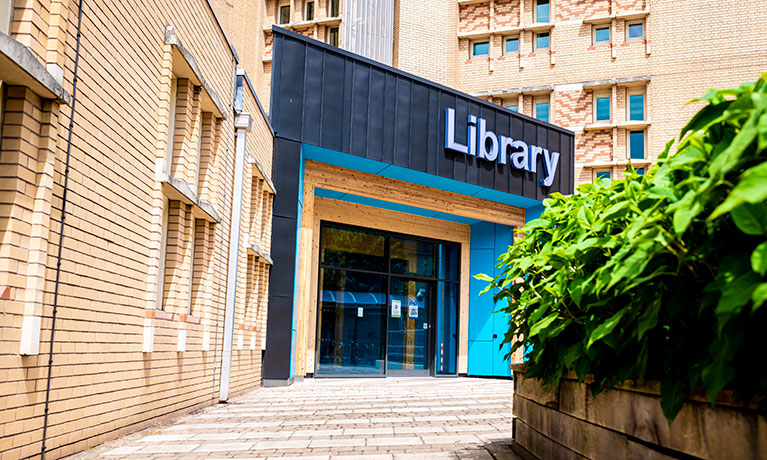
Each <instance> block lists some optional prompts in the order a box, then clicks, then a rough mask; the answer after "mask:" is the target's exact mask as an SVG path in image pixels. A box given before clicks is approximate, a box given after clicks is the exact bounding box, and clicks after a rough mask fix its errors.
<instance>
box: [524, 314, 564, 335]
mask: <svg viewBox="0 0 767 460" xmlns="http://www.w3.org/2000/svg"><path fill="white" fill-rule="evenodd" d="M557 316H559V314H558V313H556V312H554V313H552V314H550V315H549V316H547V317H545V318H543V319H542V320H540V321H538V322H537V323H535V324H533V327H531V328H530V334H528V336H527V337H528V338H532V337H535V336H536V335H538V334H539V333H540V332H541V331H543V330H544V329H546V328H547V327H549V325H550V324H551V323H553V322H554V320H555V319H557Z"/></svg>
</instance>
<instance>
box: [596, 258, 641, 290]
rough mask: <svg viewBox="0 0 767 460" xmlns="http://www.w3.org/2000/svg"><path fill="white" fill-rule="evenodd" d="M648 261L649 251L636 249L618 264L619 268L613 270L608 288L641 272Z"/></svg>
mask: <svg viewBox="0 0 767 460" xmlns="http://www.w3.org/2000/svg"><path fill="white" fill-rule="evenodd" d="M648 262H650V258H649V257H648V254H647V251H645V250H643V249H639V250H636V251H634V252H633V253H632V254H631V255H630V256H628V257H627V258H626V259H625V260H623V261H622V263H620V264H618V268H616V269H615V270H613V271H612V275H611V276H610V283H609V284H608V285H607V287H606V289H610V288H612V287H613V286H615V285H616V284H617V283H619V282H620V281H621V280H623V279H625V278H628V277H633V276H637V275H639V274H641V273H642V271H644V268H645V266H647V263H648Z"/></svg>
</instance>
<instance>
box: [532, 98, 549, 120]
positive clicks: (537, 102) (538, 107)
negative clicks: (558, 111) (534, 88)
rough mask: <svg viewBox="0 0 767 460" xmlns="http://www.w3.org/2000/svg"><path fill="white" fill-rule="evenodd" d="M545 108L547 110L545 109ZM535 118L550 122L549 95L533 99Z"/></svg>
mask: <svg viewBox="0 0 767 460" xmlns="http://www.w3.org/2000/svg"><path fill="white" fill-rule="evenodd" d="M544 108H545V112H544V111H543V109H544ZM533 118H535V119H536V120H540V121H543V122H545V123H549V120H551V98H549V96H545V97H539V98H535V99H533Z"/></svg>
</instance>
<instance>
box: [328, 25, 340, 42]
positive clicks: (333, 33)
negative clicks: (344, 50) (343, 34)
mask: <svg viewBox="0 0 767 460" xmlns="http://www.w3.org/2000/svg"><path fill="white" fill-rule="evenodd" d="M328 45H331V46H338V27H333V28H332V29H330V32H328Z"/></svg>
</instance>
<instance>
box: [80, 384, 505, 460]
mask: <svg viewBox="0 0 767 460" xmlns="http://www.w3.org/2000/svg"><path fill="white" fill-rule="evenodd" d="M512 394H513V384H512V382H511V381H510V380H493V379H472V378H442V379H434V378H388V379H362V378H359V379H308V380H306V381H305V382H302V383H297V384H295V385H293V386H290V387H283V388H263V389H259V390H256V391H253V392H251V393H248V394H245V395H243V396H240V397H237V398H234V399H233V400H232V401H231V403H230V404H226V405H224V404H219V405H217V406H213V407H209V408H207V409H204V410H202V411H199V412H197V413H195V414H191V415H188V416H185V417H183V418H181V419H179V420H178V421H176V422H175V424H173V425H172V426H168V427H164V428H152V429H147V430H144V431H142V432H140V433H137V434H133V435H130V436H127V437H125V438H122V439H118V440H116V441H112V442H109V443H106V444H104V445H101V446H99V447H97V448H95V449H93V450H90V451H88V452H84V453H81V454H78V455H75V456H74V457H70V458H72V459H79V460H84V459H95V458H99V459H109V460H112V459H114V460H117V459H129V460H136V459H171V458H173V459H210V460H214V459H231V458H237V459H251V460H253V459H281V460H285V459H287V458H300V459H303V460H430V459H434V460H442V459H453V460H457V459H461V460H512V459H513V460H518V457H516V456H514V455H513V454H512V453H511V451H510V449H509V448H508V446H509V444H510V443H511V436H512V433H511V419H512V414H511V404H512Z"/></svg>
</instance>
